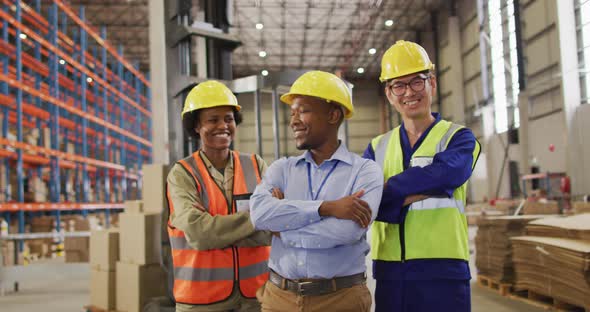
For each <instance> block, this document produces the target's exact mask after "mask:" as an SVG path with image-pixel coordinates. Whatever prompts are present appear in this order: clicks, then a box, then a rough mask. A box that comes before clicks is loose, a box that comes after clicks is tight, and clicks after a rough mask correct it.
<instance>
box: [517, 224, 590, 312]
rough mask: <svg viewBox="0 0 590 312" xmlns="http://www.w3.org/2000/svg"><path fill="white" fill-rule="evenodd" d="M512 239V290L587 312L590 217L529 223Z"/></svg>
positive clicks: (589, 290)
mask: <svg viewBox="0 0 590 312" xmlns="http://www.w3.org/2000/svg"><path fill="white" fill-rule="evenodd" d="M526 233H527V236H519V237H513V238H512V246H513V259H512V260H513V262H514V268H515V275H516V278H515V287H516V289H528V290H532V291H535V292H537V293H540V294H542V295H545V296H549V297H552V298H555V299H557V300H561V301H563V302H566V303H570V304H574V305H577V306H580V307H583V308H586V309H587V310H588V309H590V214H581V215H574V216H570V217H551V218H545V219H539V220H535V221H532V222H530V223H529V224H528V225H527V226H526Z"/></svg>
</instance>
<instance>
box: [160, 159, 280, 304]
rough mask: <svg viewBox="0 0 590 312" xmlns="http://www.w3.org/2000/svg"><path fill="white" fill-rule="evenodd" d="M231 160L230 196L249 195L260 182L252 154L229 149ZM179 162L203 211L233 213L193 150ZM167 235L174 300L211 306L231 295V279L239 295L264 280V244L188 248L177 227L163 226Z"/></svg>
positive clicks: (266, 254) (252, 291)
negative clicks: (193, 187) (236, 284)
mask: <svg viewBox="0 0 590 312" xmlns="http://www.w3.org/2000/svg"><path fill="white" fill-rule="evenodd" d="M232 159H233V162H234V183H233V194H234V196H235V195H245V194H251V193H252V192H254V189H255V188H256V185H257V184H258V183H259V182H260V180H261V177H260V173H259V171H258V168H259V167H258V163H257V161H256V157H255V156H254V155H248V154H241V153H237V152H235V151H232ZM179 163H180V164H181V165H182V166H183V168H184V169H185V170H187V171H188V172H189V173H190V174H191V176H192V177H193V180H194V181H195V185H196V191H197V193H198V196H199V198H200V199H201V200H202V202H203V206H204V207H205V209H206V210H207V211H208V213H209V214H211V215H213V216H215V215H228V214H231V213H235V212H236V207H235V203H234V202H233V200H232V201H231V202H230V203H231V206H228V201H227V200H226V198H225V195H224V193H223V191H222V190H221V188H220V187H219V186H218V185H217V184H216V183H215V181H214V180H213V178H212V177H211V176H210V174H209V172H208V171H207V168H206V166H205V163H204V162H203V160H202V159H201V156H200V155H199V152H196V153H194V154H193V155H191V156H190V157H187V158H185V159H183V160H180V161H179ZM169 206H170V212H171V213H173V212H174V207H173V205H171V203H170V205H169ZM168 233H169V236H170V246H171V249H172V260H173V264H174V290H173V291H174V297H175V299H176V301H177V302H180V303H186V304H212V303H216V302H219V301H222V300H225V299H227V298H228V297H229V296H230V295H231V294H232V292H233V289H234V283H235V282H236V281H238V282H239V289H240V291H241V293H242V295H243V296H244V297H248V298H254V297H255V296H256V290H257V289H258V288H259V287H260V286H262V284H264V282H266V280H267V279H268V257H269V255H270V247H268V246H261V247H230V248H224V249H212V250H197V249H194V248H193V247H191V245H190V244H189V242H188V241H187V240H186V238H185V235H184V232H182V231H181V230H179V229H176V228H173V227H169V228H168ZM236 264H237V265H236Z"/></svg>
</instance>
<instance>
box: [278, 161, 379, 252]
mask: <svg viewBox="0 0 590 312" xmlns="http://www.w3.org/2000/svg"><path fill="white" fill-rule="evenodd" d="M331 187H338V185H331ZM360 190H364V191H365V194H364V195H363V197H361V199H362V200H364V201H366V202H367V204H368V205H369V207H370V208H371V212H372V214H371V221H373V220H375V217H376V216H377V209H378V207H379V202H380V201H381V195H382V193H383V173H382V172H381V169H380V168H379V166H378V165H377V164H376V163H375V162H374V161H372V160H366V161H365V163H364V164H363V166H362V167H361V169H360V171H359V174H358V176H357V180H356V182H355V184H354V187H353V189H352V190H351V193H350V194H354V193H356V192H358V191H360ZM366 232H367V229H366V228H361V227H360V226H359V225H358V224H357V223H355V222H353V221H351V220H342V219H337V218H333V217H328V218H323V219H322V220H321V221H320V222H316V223H313V224H310V225H307V226H304V227H301V228H299V229H295V230H289V231H284V232H281V240H282V241H283V243H285V244H287V245H289V246H291V247H296V248H307V249H320V248H333V247H337V246H341V245H349V244H353V243H355V242H358V241H359V240H361V239H364V236H365V233H366Z"/></svg>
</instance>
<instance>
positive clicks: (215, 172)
mask: <svg viewBox="0 0 590 312" xmlns="http://www.w3.org/2000/svg"><path fill="white" fill-rule="evenodd" d="M240 109H241V107H240V105H238V101H237V99H236V97H235V96H234V94H233V93H232V92H231V91H230V90H229V89H228V88H227V87H226V86H225V85H224V84H222V83H220V82H218V81H207V82H203V83H201V84H199V85H197V86H196V87H194V88H193V89H192V90H191V91H190V92H189V93H188V95H187V97H186V100H185V105H184V109H183V111H182V122H183V126H184V128H185V130H186V132H187V133H188V134H189V135H191V136H193V137H195V138H196V139H198V140H199V141H200V142H201V147H200V149H199V150H198V151H196V152H195V153H193V154H192V155H190V156H189V157H186V158H184V159H182V160H179V161H178V162H177V163H176V164H175V165H174V166H173V168H172V169H171V171H170V173H169V174H168V179H167V195H168V204H169V205H168V206H169V214H170V217H169V220H168V235H169V237H170V246H171V249H172V260H173V261H172V262H173V273H174V285H173V289H172V292H173V295H174V299H175V301H176V311H248V312H249V311H260V305H259V304H258V302H257V301H256V299H255V298H256V290H257V289H258V288H259V287H260V286H261V285H262V284H263V283H264V282H265V281H266V280H267V279H268V266H267V261H268V257H269V253H270V247H269V246H268V245H269V244H270V234H269V233H267V232H262V231H256V230H254V227H253V226H252V222H251V221H250V212H249V203H248V201H249V198H250V195H251V194H252V193H253V192H254V188H255V187H256V185H257V184H258V183H259V182H260V180H261V176H262V174H263V173H264V171H265V169H266V163H265V162H264V161H263V160H262V158H260V156H258V155H250V154H245V153H240V152H237V151H233V150H231V149H230V145H231V142H232V140H233V138H234V136H235V132H236V128H237V125H238V124H239V123H240V122H241V121H242V116H241V114H240Z"/></svg>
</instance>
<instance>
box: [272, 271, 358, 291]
mask: <svg viewBox="0 0 590 312" xmlns="http://www.w3.org/2000/svg"><path fill="white" fill-rule="evenodd" d="M268 280H269V281H270V282H271V283H273V284H274V285H275V286H277V287H279V288H280V289H283V290H288V291H290V292H294V293H295V294H297V295H299V296H321V295H326V294H329V293H332V292H335V291H338V290H340V289H344V288H350V287H352V286H355V285H359V284H363V283H365V280H366V277H365V273H358V274H354V275H349V276H342V277H335V278H332V279H318V280H313V281H301V280H291V279H288V278H284V277H282V276H280V275H278V274H277V273H275V272H274V271H272V270H271V271H270V277H269V279H268Z"/></svg>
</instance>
